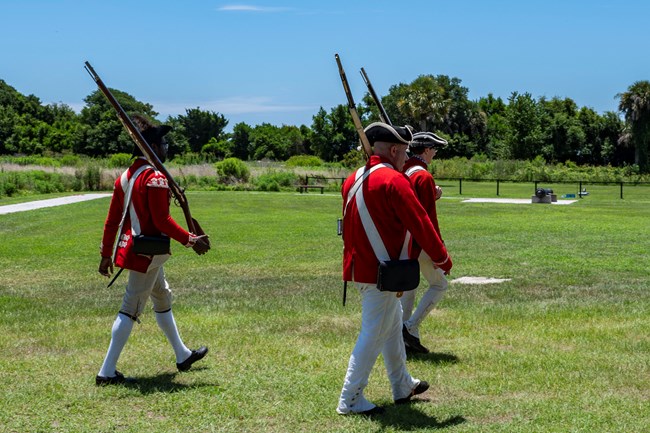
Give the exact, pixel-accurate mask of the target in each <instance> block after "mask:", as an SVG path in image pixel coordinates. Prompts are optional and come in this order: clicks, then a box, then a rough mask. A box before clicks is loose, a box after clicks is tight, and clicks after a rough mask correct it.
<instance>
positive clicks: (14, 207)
mask: <svg viewBox="0 0 650 433" xmlns="http://www.w3.org/2000/svg"><path fill="white" fill-rule="evenodd" d="M111 195H112V194H110V193H100V194H80V195H71V196H68V197H59V198H50V199H47V200H37V201H29V202H27V203H18V204H8V205H5V206H0V215H4V214H8V213H14V212H24V211H28V210H34V209H41V208H44V207H52V206H62V205H64V204H70V203H78V202H80V201H87V200H95V199H98V198H104V197H110V196H111Z"/></svg>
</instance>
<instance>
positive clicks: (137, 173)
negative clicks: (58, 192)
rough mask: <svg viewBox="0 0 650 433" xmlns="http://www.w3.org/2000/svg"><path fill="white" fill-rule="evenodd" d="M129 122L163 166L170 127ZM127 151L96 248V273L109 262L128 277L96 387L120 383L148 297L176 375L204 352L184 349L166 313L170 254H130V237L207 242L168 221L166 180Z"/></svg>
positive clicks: (199, 248) (201, 246) (107, 270)
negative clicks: (120, 363) (123, 359)
mask: <svg viewBox="0 0 650 433" xmlns="http://www.w3.org/2000/svg"><path fill="white" fill-rule="evenodd" d="M133 120H134V123H135V124H136V126H137V127H138V129H139V130H140V132H141V133H142V135H143V137H144V138H145V140H146V141H147V143H149V144H150V145H151V147H152V149H153V151H154V152H155V153H156V155H157V156H158V158H159V159H160V160H161V162H164V161H165V158H166V156H167V143H166V142H165V139H164V136H165V134H167V133H168V132H169V131H170V130H171V127H170V126H166V125H162V126H154V125H153V124H151V122H149V121H148V120H146V119H145V118H143V117H140V116H134V119H133ZM133 153H134V156H137V158H136V159H135V161H134V162H133V164H132V165H131V166H130V167H129V168H128V169H127V170H126V171H125V172H124V173H123V174H122V175H121V176H120V177H119V178H118V179H117V180H116V181H115V186H114V189H113V197H112V199H111V204H110V208H109V211H108V216H107V218H106V222H105V224H104V235H103V238H102V244H101V247H100V254H101V260H100V263H99V273H100V274H102V275H104V276H106V277H109V276H110V275H111V273H112V272H113V262H115V265H117V266H118V267H120V268H123V269H128V270H129V279H128V283H127V286H126V292H125V294H124V298H123V300H122V307H121V308H120V311H119V313H118V314H117V318H116V319H115V322H114V323H113V328H112V333H111V342H110V344H109V347H108V352H107V353H106V357H105V359H104V362H103V364H102V366H101V369H100V370H99V373H98V374H97V376H96V378H95V383H96V384H97V385H108V384H117V383H122V382H124V381H125V380H126V379H125V377H124V375H123V374H122V373H120V372H119V371H117V369H116V365H117V360H118V358H119V356H120V353H121V352H122V349H123V348H124V346H125V344H126V342H127V340H128V338H129V336H130V335H131V330H132V329H133V323H134V322H135V321H138V322H139V316H140V314H141V313H142V311H143V310H144V306H145V304H146V302H147V299H148V298H151V300H152V303H153V309H154V311H155V313H156V314H155V315H156V322H157V323H158V326H159V327H160V329H161V330H162V331H163V333H164V334H165V336H166V337H167V339H168V340H169V342H170V344H171V346H172V347H173V349H174V352H175V355H176V366H177V368H178V370H179V371H186V370H189V369H190V367H191V366H192V364H193V363H194V362H196V361H198V360H200V359H202V358H203V357H204V356H205V355H206V354H207V352H208V348H207V347H205V346H202V347H200V348H199V349H197V350H190V349H188V348H187V346H185V344H184V343H183V341H182V340H181V337H180V335H179V333H178V328H177V327H176V322H175V320H174V316H173V314H172V311H171V305H172V293H171V290H170V289H169V284H168V283H167V280H166V279H165V273H164V270H163V264H164V263H165V262H166V261H167V260H168V259H169V257H170V255H171V252H170V251H169V250H168V249H166V252H165V253H162V254H145V253H142V254H136V252H135V251H134V237H135V236H136V235H144V236H151V237H156V238H157V239H159V240H162V241H163V242H165V240H166V239H165V237H168V238H171V239H174V240H175V241H177V242H180V243H181V244H183V245H185V246H186V247H188V248H189V247H191V248H193V249H194V251H195V252H196V253H197V254H199V255H201V254H205V253H206V252H207V251H208V249H209V248H210V247H209V244H208V243H207V242H206V240H205V239H204V238H205V236H196V235H194V234H192V233H188V232H187V231H186V230H185V229H183V228H182V227H181V226H179V225H178V224H177V223H176V221H174V219H173V218H172V217H171V216H170V214H169V203H170V198H171V197H170V190H169V186H168V184H167V178H166V177H165V175H164V174H162V173H161V172H159V171H156V170H155V169H154V168H153V167H152V166H151V165H149V164H148V162H147V160H146V159H145V158H144V157H143V156H142V153H141V151H140V149H139V148H138V147H134V151H133ZM125 209H126V210H125ZM116 237H117V245H115V242H116ZM163 245H164V244H163Z"/></svg>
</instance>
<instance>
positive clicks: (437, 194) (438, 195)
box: [436, 185, 442, 200]
mask: <svg viewBox="0 0 650 433" xmlns="http://www.w3.org/2000/svg"><path fill="white" fill-rule="evenodd" d="M440 197H442V188H440V187H439V186H438V185H436V200H438V199H439V198H440Z"/></svg>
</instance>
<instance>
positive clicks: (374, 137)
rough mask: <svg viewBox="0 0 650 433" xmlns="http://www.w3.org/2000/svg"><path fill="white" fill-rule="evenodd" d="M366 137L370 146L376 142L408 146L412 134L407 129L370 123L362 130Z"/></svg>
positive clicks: (380, 123)
mask: <svg viewBox="0 0 650 433" xmlns="http://www.w3.org/2000/svg"><path fill="white" fill-rule="evenodd" d="M364 132H365V133H366V137H368V141H369V142H370V145H371V146H372V145H373V144H374V143H376V142H378V141H384V142H386V143H395V144H409V142H410V141H411V139H412V138H413V134H412V133H411V130H410V129H409V128H408V127H405V126H391V125H388V124H386V123H382V122H375V123H371V124H370V125H368V126H366V129H364Z"/></svg>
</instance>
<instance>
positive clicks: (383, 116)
mask: <svg viewBox="0 0 650 433" xmlns="http://www.w3.org/2000/svg"><path fill="white" fill-rule="evenodd" d="M361 77H363V81H365V83H366V86H367V87H368V92H370V96H372V99H374V101H375V104H376V105H377V108H379V119H380V120H381V121H382V122H384V123H387V124H389V125H391V126H392V125H393V123H392V122H391V121H390V119H389V118H388V114H387V113H386V110H384V106H383V105H382V103H381V99H379V96H377V92H375V88H374V87H372V83H370V78H368V74H366V70H365V69H363V68H361Z"/></svg>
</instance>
